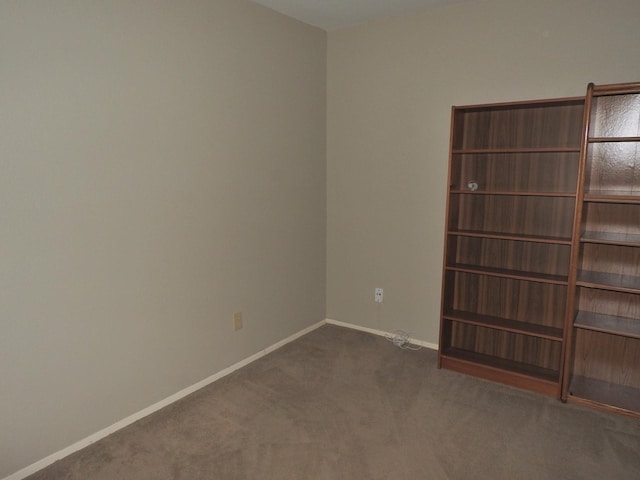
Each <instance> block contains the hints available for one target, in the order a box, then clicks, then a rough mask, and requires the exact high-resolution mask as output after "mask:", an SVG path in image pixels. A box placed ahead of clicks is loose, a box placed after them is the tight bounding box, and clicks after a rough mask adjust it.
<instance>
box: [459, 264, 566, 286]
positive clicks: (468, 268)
mask: <svg viewBox="0 0 640 480" xmlns="http://www.w3.org/2000/svg"><path fill="white" fill-rule="evenodd" d="M446 268H447V269H448V270H454V271H459V272H468V273H475V274H478V275H491V276H496V277H505V278H514V279H518V280H530V281H534V282H543V283H554V284H559V285H566V284H567V281H568V277H567V276H566V275H551V274H548V273H539V272H532V271H528V270H512V269H506V268H493V267H485V266H480V265H468V264H452V265H447V267H446Z"/></svg>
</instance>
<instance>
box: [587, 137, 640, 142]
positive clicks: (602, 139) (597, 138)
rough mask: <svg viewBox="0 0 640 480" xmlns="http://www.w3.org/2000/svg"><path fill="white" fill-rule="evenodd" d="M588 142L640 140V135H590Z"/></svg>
mask: <svg viewBox="0 0 640 480" xmlns="http://www.w3.org/2000/svg"><path fill="white" fill-rule="evenodd" d="M587 141H588V142H589V143H619V142H632V143H633V142H640V137H591V138H589V139H587Z"/></svg>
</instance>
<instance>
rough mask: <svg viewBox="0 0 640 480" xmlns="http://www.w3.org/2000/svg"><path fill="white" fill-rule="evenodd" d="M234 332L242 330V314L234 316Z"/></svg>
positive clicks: (238, 313) (237, 313)
mask: <svg viewBox="0 0 640 480" xmlns="http://www.w3.org/2000/svg"><path fill="white" fill-rule="evenodd" d="M233 330H234V331H238V330H242V312H236V313H234V314H233Z"/></svg>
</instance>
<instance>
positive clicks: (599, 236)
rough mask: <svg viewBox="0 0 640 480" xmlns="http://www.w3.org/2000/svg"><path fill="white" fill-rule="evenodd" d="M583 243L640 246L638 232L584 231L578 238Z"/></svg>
mask: <svg viewBox="0 0 640 480" xmlns="http://www.w3.org/2000/svg"><path fill="white" fill-rule="evenodd" d="M580 241H581V242H584V243H599V244H603V245H621V246H627V247H640V234H636V233H616V232H584V233H583V234H582V237H581V238H580Z"/></svg>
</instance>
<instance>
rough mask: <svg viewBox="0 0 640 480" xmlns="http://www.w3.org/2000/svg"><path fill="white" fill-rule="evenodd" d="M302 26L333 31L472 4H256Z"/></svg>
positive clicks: (289, 0) (432, 0) (437, 0)
mask: <svg viewBox="0 0 640 480" xmlns="http://www.w3.org/2000/svg"><path fill="white" fill-rule="evenodd" d="M253 1H254V2H255V3H259V4H261V5H264V6H265V7H269V8H271V9H273V10H276V11H278V12H280V13H284V14H285V15H288V16H290V17H293V18H296V19H298V20H300V21H302V22H305V23H308V24H310V25H314V26H316V27H320V28H322V29H324V30H333V29H336V28H340V27H345V26H347V25H355V24H358V23H364V22H368V21H370V20H375V19H378V18H382V17H387V16H393V15H402V14H406V13H414V12H420V11H424V10H428V9H430V8H435V7H443V6H447V5H454V4H456V3H463V2H468V1H470V0H253Z"/></svg>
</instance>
